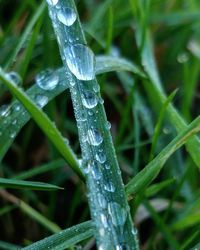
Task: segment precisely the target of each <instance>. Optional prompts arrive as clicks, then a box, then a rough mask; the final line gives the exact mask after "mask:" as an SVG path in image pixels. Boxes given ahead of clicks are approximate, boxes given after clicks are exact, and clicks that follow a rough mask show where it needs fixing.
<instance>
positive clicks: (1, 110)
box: [0, 105, 10, 117]
mask: <svg viewBox="0 0 200 250" xmlns="http://www.w3.org/2000/svg"><path fill="white" fill-rule="evenodd" d="M9 114H10V109H9V106H8V105H2V106H1V107H0V117H7V116H8V115H9Z"/></svg>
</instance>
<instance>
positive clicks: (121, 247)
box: [116, 244, 130, 250]
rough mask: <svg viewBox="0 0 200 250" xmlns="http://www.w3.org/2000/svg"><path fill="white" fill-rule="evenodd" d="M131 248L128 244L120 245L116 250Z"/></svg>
mask: <svg viewBox="0 0 200 250" xmlns="http://www.w3.org/2000/svg"><path fill="white" fill-rule="evenodd" d="M129 249H130V247H129V246H127V245H126V244H120V245H117V246H116V250H129Z"/></svg>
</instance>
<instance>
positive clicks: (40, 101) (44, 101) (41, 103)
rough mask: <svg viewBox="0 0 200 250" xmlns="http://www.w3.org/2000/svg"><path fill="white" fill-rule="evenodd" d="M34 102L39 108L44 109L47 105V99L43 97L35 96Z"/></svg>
mask: <svg viewBox="0 0 200 250" xmlns="http://www.w3.org/2000/svg"><path fill="white" fill-rule="evenodd" d="M35 102H36V104H37V105H38V106H39V107H41V108H42V107H44V106H45V105H46V104H47V103H48V97H47V96H45V95H36V97H35Z"/></svg>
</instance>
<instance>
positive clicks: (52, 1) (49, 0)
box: [47, 0, 59, 5]
mask: <svg viewBox="0 0 200 250" xmlns="http://www.w3.org/2000/svg"><path fill="white" fill-rule="evenodd" d="M58 1H59V0H47V2H48V4H50V5H56V4H57V3H58Z"/></svg>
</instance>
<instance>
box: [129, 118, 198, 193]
mask: <svg viewBox="0 0 200 250" xmlns="http://www.w3.org/2000/svg"><path fill="white" fill-rule="evenodd" d="M199 132H200V116H199V117H197V118H196V119H195V120H194V121H193V122H192V123H191V124H190V125H189V126H188V127H187V129H185V130H183V131H182V132H181V133H180V134H179V135H177V136H176V137H175V138H174V139H173V140H172V141H171V142H170V143H169V144H168V145H167V146H166V147H165V148H164V149H163V150H162V151H161V152H160V153H159V154H158V155H157V156H156V157H155V158H154V159H153V160H152V161H151V162H150V163H149V164H148V165H147V166H146V167H145V168H144V169H143V170H142V171H140V172H139V173H138V174H137V175H136V176H135V177H133V178H132V179H131V181H129V183H128V184H127V186H126V193H127V195H131V194H136V193H138V192H141V191H142V190H144V188H145V187H147V186H148V185H149V184H150V183H151V182H152V181H153V180H154V179H155V178H156V176H157V175H158V174H159V172H160V171H161V169H162V167H163V166H164V164H165V162H166V161H167V160H168V158H169V157H170V156H171V155H172V154H173V153H174V152H175V151H176V150H177V149H178V148H180V147H181V146H182V145H183V144H185V143H186V142H187V141H188V140H189V138H190V137H191V136H193V135H194V134H196V133H199Z"/></svg>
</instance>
